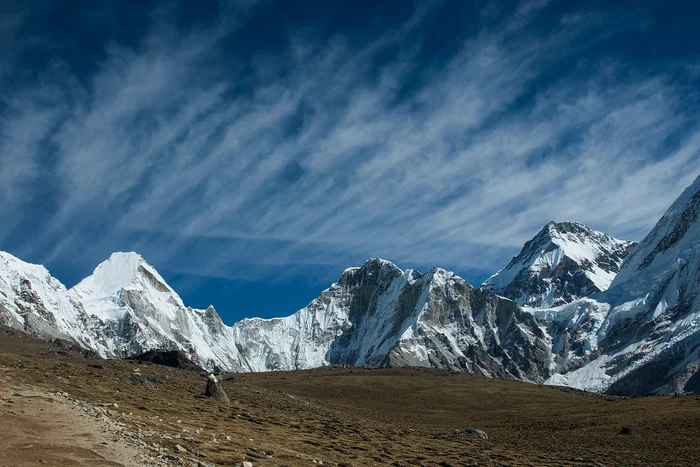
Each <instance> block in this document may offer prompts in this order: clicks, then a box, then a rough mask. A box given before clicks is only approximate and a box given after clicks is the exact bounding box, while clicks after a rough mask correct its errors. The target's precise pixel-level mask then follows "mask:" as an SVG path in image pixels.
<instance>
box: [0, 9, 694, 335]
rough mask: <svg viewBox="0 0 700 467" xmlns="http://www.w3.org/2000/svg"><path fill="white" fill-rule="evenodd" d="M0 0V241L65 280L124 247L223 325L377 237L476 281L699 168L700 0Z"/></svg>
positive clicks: (292, 292)
mask: <svg viewBox="0 0 700 467" xmlns="http://www.w3.org/2000/svg"><path fill="white" fill-rule="evenodd" d="M1 5H2V6H1V7H0V8H1V9H0V13H1V15H0V48H1V50H2V54H0V82H1V83H2V86H1V87H0V219H2V227H3V228H2V229H0V249H2V250H6V251H9V252H11V253H12V254H14V255H16V256H18V257H20V258H22V259H24V260H26V261H30V262H35V263H42V264H45V265H46V266H47V267H48V268H49V270H50V271H51V272H52V274H53V275H54V276H56V277H58V278H59V279H60V280H62V281H63V282H64V283H65V284H66V285H67V286H72V285H73V284H75V283H76V282H77V281H78V280H79V279H80V278H82V277H84V276H85V275H87V274H89V273H90V272H91V271H92V269H93V268H94V267H95V266H96V265H97V264H98V263H99V262H101V261H103V260H104V259H106V258H107V257H108V256H109V254H110V253H111V252H113V251H137V252H139V253H141V254H142V255H143V256H144V257H145V258H146V259H147V260H148V261H149V262H150V263H151V264H153V265H154V266H155V267H156V268H157V269H158V270H159V271H160V272H161V274H162V275H163V276H164V277H165V278H166V280H168V281H169V283H170V284H171V285H172V286H173V287H174V288H175V289H176V290H177V291H178V292H179V293H180V294H181V295H182V297H183V299H184V300H185V302H186V303H188V304H190V305H192V306H198V307H205V306H207V305H208V304H209V303H212V304H214V306H215V307H216V308H217V310H219V312H220V313H221V315H222V317H223V319H224V320H225V321H226V322H227V323H229V324H230V323H232V322H234V321H236V320H238V319H240V318H243V317H246V316H265V317H270V316H281V315H287V314H290V313H292V312H294V311H295V310H297V309H298V308H301V307H303V306H305V305H306V304H307V303H308V302H309V301H310V300H311V299H313V298H314V297H316V296H317V295H318V293H319V292H320V291H321V290H322V289H324V288H326V287H327V286H328V285H330V283H332V282H333V281H335V280H336V279H337V278H338V276H339V275H340V273H341V272H342V271H343V270H344V269H345V268H346V267H349V266H354V265H361V264H362V263H363V262H364V261H365V260H366V259H368V258H370V257H374V256H379V257H383V258H387V259H390V260H392V261H394V262H395V263H397V264H398V265H399V266H401V267H403V268H408V267H413V268H418V269H421V270H424V269H427V268H429V267H432V266H441V267H445V268H447V269H451V270H454V271H456V272H457V273H458V274H460V275H462V276H463V277H465V278H466V279H467V280H469V281H470V282H472V283H473V284H475V285H478V284H479V283H480V282H481V281H482V280H483V279H485V278H486V277H487V276H488V275H490V273H492V272H494V271H495V270H497V269H498V268H499V267H502V266H503V265H505V264H506V263H507V262H508V260H509V259H510V258H511V257H512V256H513V255H514V254H516V253H517V252H518V251H519V249H520V247H521V246H522V244H523V243H524V242H525V241H526V240H528V239H529V238H530V237H531V236H533V235H534V234H535V233H536V232H537V231H538V230H539V229H540V228H541V227H542V226H543V225H544V224H545V223H546V222H547V221H549V220H557V221H563V220H570V221H579V222H584V223H586V224H588V225H589V226H591V227H593V228H595V229H598V230H602V231H605V232H608V233H610V234H612V235H614V236H616V237H618V238H625V239H637V240H639V239H641V238H642V237H643V236H644V235H645V234H646V233H647V232H648V231H649V229H650V228H651V227H652V226H653V225H654V223H655V222H656V221H657V220H658V218H659V217H660V216H661V214H663V212H664V210H665V209H666V208H667V207H668V206H669V205H670V204H671V203H672V202H673V200H674V199H675V198H676V197H677V196H678V195H679V194H680V193H681V191H682V190H683V188H684V187H685V186H687V185H689V184H690V183H691V182H692V180H693V179H694V178H695V177H696V176H697V175H698V173H699V172H700V163H699V162H700V118H699V117H700V115H699V114H700V110H699V109H700V106H699V105H698V104H699V96H700V28H697V24H695V21H696V18H698V17H699V16H700V11H698V6H696V5H695V2H673V1H670V2H669V1H665V2H609V1H605V2H603V1H601V2H594V1H590V2H571V1H568V2H566V1H527V2H520V3H515V2H514V3H510V2H500V1H493V2H463V1H453V2H438V1H430V2H409V1H385V2H374V1H369V2H359V1H356V2H340V1H338V2H334V1H306V2H293V1H280V2H273V1H265V0H259V1H256V0H239V1H232V2H217V1H198V2H154V3H150V4H146V3H145V2H140V1H138V2H137V1H132V2H127V1H112V2H110V1H105V2H97V3H95V2H87V1H86V2H78V1H74V2H51V1H37V2H2V4H1ZM66 5H69V6H66ZM145 5H146V6H145Z"/></svg>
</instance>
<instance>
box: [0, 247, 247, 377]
mask: <svg viewBox="0 0 700 467" xmlns="http://www.w3.org/2000/svg"><path fill="white" fill-rule="evenodd" d="M0 267H1V268H2V269H1V270H0V318H1V319H2V320H3V322H4V323H5V324H7V325H9V326H13V327H17V328H21V329H24V330H26V331H28V332H31V333H34V334H38V335H41V336H51V337H53V336H55V337H62V338H64V339H70V340H73V341H75V342H76V343H78V344H79V345H81V346H83V347H85V348H88V349H91V350H93V351H95V352H97V353H98V354H99V355H101V356H103V357H123V356H127V355H129V354H132V353H141V352H143V351H146V350H149V349H154V348H158V349H179V350H182V351H184V352H185V353H186V354H187V355H188V356H189V357H190V358H191V359H192V360H193V361H195V362H197V363H198V364H200V365H202V366H205V367H208V368H217V367H218V368H225V369H228V370H233V371H236V370H241V369H242V368H243V367H242V365H241V362H240V356H239V355H238V352H237V349H236V346H235V344H234V342H233V334H232V332H231V328H229V327H227V326H225V325H224V324H223V322H222V321H221V319H220V318H219V316H218V314H217V313H216V311H215V310H214V308H212V307H209V308H208V309H207V310H197V309H194V308H189V307H185V305H184V304H183V303H182V300H181V299H180V297H179V296H178V295H177V294H176V293H175V292H174V291H173V290H172V289H171V288H170V287H169V286H168V285H167V284H166V283H165V281H164V280H163V278H162V277H161V276H160V275H159V274H158V272H157V271H156V270H155V269H153V267H151V266H150V265H149V264H148V263H146V261H145V260H144V259H143V258H142V257H141V256H139V255H138V254H136V253H114V254H113V255H112V256H111V257H110V258H109V259H108V260H107V261H105V262H103V263H102V264H100V265H99V266H97V268H96V269H95V271H94V272H93V274H92V275H90V276H89V277H87V278H85V279H84V280H82V281H81V282H80V283H79V284H78V285H76V286H75V287H73V288H72V289H70V290H66V288H65V287H64V286H63V284H61V283H60V282H59V281H58V280H56V279H55V278H53V277H51V275H50V274H49V272H48V271H47V270H46V268H44V267H43V266H38V265H33V264H28V263H25V262H23V261H21V260H19V259H17V258H15V257H14V256H12V255H10V254H8V253H4V252H3V253H0Z"/></svg>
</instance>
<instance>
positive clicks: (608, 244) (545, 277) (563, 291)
mask: <svg viewBox="0 0 700 467" xmlns="http://www.w3.org/2000/svg"><path fill="white" fill-rule="evenodd" d="M635 244H636V243H635V242H631V241H626V240H618V239H616V238H613V237H611V236H610V235H608V234H605V233H603V232H598V231H596V230H593V229H591V228H590V227H588V226H586V225H584V224H581V223H578V222H553V221H550V222H548V223H547V224H546V225H545V226H544V227H543V228H542V230H540V231H539V232H538V233H537V234H536V235H535V236H534V237H533V238H532V239H531V240H529V241H528V242H527V243H525V246H524V247H523V249H522V250H521V251H520V253H519V254H518V255H517V256H515V257H514V258H513V259H512V260H511V261H510V263H508V265H507V266H506V267H505V268H503V269H501V270H500V271H498V272H497V273H496V274H494V275H493V276H491V277H490V278H488V279H487V280H486V281H485V282H484V283H483V284H482V285H481V287H482V288H485V289H487V290H491V291H494V292H496V293H499V294H501V295H503V296H505V297H508V298H510V299H512V300H514V301H515V302H517V303H518V304H520V305H527V306H532V307H538V308H546V307H552V306H558V305H563V304H565V303H570V302H572V301H574V300H576V299H577V298H579V297H584V296H587V295H589V294H591V293H594V292H600V291H603V290H606V289H607V288H608V287H609V286H610V283H611V282H612V280H613V278H614V277H615V274H616V273H617V271H618V270H619V267H620V264H621V263H622V261H623V259H624V258H625V256H626V255H627V253H628V252H629V251H630V250H631V249H632V248H633V247H634V245H635Z"/></svg>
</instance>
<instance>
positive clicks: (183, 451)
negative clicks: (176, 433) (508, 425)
mask: <svg viewBox="0 0 700 467" xmlns="http://www.w3.org/2000/svg"><path fill="white" fill-rule="evenodd" d="M175 450H176V451H177V452H179V453H181V454H184V453H186V452H187V449H185V448H183V447H182V446H180V445H179V444H176V445H175Z"/></svg>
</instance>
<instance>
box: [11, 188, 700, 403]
mask: <svg viewBox="0 0 700 467" xmlns="http://www.w3.org/2000/svg"><path fill="white" fill-rule="evenodd" d="M699 211H700V177H699V178H698V179H696V180H695V182H694V183H693V184H692V185H691V186H690V187H688V188H687V189H686V190H685V191H684V192H683V194H682V195H681V196H680V197H679V198H678V200H676V202H675V203H674V204H673V205H672V206H671V207H670V208H669V210H668V211H667V212H666V213H665V214H664V215H663V217H662V218H661V219H660V220H659V221H658V223H657V224H656V226H655V227H654V228H653V229H652V231H651V232H650V233H649V234H648V235H647V236H646V237H645V238H644V239H643V240H642V241H641V242H640V243H639V244H636V243H635V242H630V241H624V240H618V239H615V238H613V237H611V236H609V235H607V234H604V233H602V232H597V231H595V230H592V229H590V228H588V227H587V226H585V225H583V224H579V223H574V222H562V223H555V222H550V223H548V224H547V225H546V226H545V227H544V228H543V229H542V230H541V231H540V232H539V233H538V234H537V235H535V236H534V237H533V238H532V239H531V240H530V241H528V242H527V243H526V244H525V246H524V247H523V249H522V251H521V252H520V253H519V254H518V255H517V256H515V257H514V258H513V259H512V260H511V261H510V263H509V264H508V265H507V266H506V267H504V268H503V269H501V270H500V271H498V272H497V273H496V274H494V275H493V276H491V277H490V278H489V279H488V280H487V281H485V282H484V283H483V284H482V285H481V287H479V288H476V287H473V286H471V285H470V284H468V283H467V282H466V281H465V280H464V279H462V278H460V277H459V276H456V275H454V274H453V273H451V272H448V271H446V270H444V269H441V268H433V269H430V270H428V271H426V272H424V273H421V272H419V271H416V270H413V269H408V270H402V269H400V268H399V267H398V266H396V265H395V264H393V263H391V262H389V261H386V260H383V259H378V258H373V259H371V260H369V261H367V262H366V263H365V264H364V265H362V266H361V267H355V268H349V269H347V270H345V271H344V272H343V273H342V275H341V276H340V278H339V279H338V281H337V282H336V283H334V284H332V285H331V286H330V287H329V288H328V289H326V290H325V291H323V292H322V293H321V294H320V296H319V297H318V298H316V299H315V300H313V301H312V302H311V303H310V304H309V305H308V306H306V307H305V308H303V309H301V310H299V311H297V312H296V313H294V314H293V315H291V316H288V317H286V318H275V319H259V318H253V319H244V320H242V321H240V322H237V323H235V324H234V325H233V326H227V325H225V324H224V323H223V322H222V320H221V318H220V317H219V315H218V314H217V312H216V310H215V309H214V308H213V307H211V306H210V307H209V308H207V309H206V310H200V309H195V308H191V307H188V306H186V305H185V304H184V303H183V301H182V300H181V298H180V297H179V296H178V294H177V293H176V292H175V291H174V290H173V289H172V288H171V287H170V286H169V285H168V284H167V283H166V282H165V280H164V279H163V278H162V277H161V276H160V274H158V272H157V271H156V270H155V268H153V267H152V266H151V265H149V264H148V263H147V262H146V261H145V260H144V258H142V257H141V256H140V255H138V254H136V253H114V254H112V256H111V257H110V258H109V259H108V260H106V261H105V262H103V263H101V264H100V265H99V266H97V268H96V269H95V270H94V272H93V273H92V274H91V275H90V276H88V277H87V278H85V279H83V280H82V281H81V282H80V283H78V284H77V285H76V286H75V287H72V288H71V289H67V288H66V287H65V286H64V285H63V284H61V283H60V282H59V281H58V280H57V279H55V278H54V277H52V276H51V275H50V273H49V272H48V270H47V269H46V268H44V267H43V266H41V265H33V264H29V263H25V262H23V261H21V260H19V259H18V258H15V257H14V256H12V255H10V254H9V253H5V252H0V322H2V323H3V324H5V325H8V326H11V327H14V328H18V329H23V330H24V331H27V332H29V333H32V334H34V335H38V336H41V337H44V338H49V339H51V338H61V339H66V340H69V341H72V342H75V343H77V344H78V345H80V346H81V347H84V348H86V349H90V350H93V351H94V352H96V353H97V354H99V355H100V356H102V357H105V358H121V357H127V356H130V355H136V354H139V353H142V352H145V351H147V350H150V349H178V350H181V351H183V352H184V353H186V354H187V355H188V356H189V357H190V358H191V359H192V360H193V361H194V362H196V363H197V364H198V365H200V366H202V367H204V368H207V369H209V370H211V371H232V372H241V371H252V372H258V371H270V370H299V369H308V368H314V367H319V366H324V365H329V364H348V365H375V366H423V367H436V368H447V369H453V370H459V371H468V372H472V373H476V374H481V375H485V376H489V377H501V378H514V379H519V380H522V381H528V382H533V383H546V384H556V385H566V386H571V387H576V388H580V389H585V390H591V391H598V392H608V393H611V394H621V395H642V394H652V393H670V392H698V391H700V300H699V299H698V292H699V291H700V271H699V268H700V232H699V231H698V229H700V227H699V226H700V221H699V220H698V217H699Z"/></svg>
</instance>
